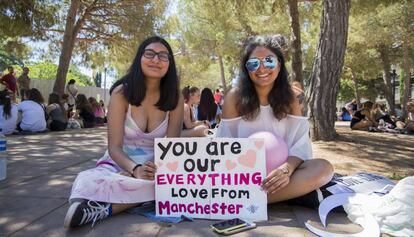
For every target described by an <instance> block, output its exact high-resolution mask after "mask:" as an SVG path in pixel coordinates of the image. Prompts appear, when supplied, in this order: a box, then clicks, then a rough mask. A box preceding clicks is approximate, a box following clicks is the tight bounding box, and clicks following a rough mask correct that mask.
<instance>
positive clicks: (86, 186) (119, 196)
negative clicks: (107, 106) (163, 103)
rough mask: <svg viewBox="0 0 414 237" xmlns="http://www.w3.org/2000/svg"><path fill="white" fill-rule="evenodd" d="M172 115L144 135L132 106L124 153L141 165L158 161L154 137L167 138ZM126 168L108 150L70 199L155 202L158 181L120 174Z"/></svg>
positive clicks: (84, 175)
mask: <svg viewBox="0 0 414 237" xmlns="http://www.w3.org/2000/svg"><path fill="white" fill-rule="evenodd" d="M168 117H169V114H168V112H167V115H166V116H165V119H164V121H162V122H161V124H160V125H158V127H157V128H156V129H154V130H153V131H151V132H150V133H144V132H143V131H142V130H141V129H140V128H139V126H138V125H137V124H136V122H135V121H134V120H133V119H132V117H131V106H129V108H128V112H127V115H126V118H125V128H124V143H123V150H124V152H125V153H126V154H127V155H128V156H129V157H130V158H131V159H132V160H134V161H135V162H136V163H137V164H143V163H144V162H146V161H154V138H158V137H165V135H166V133H167V127H168ZM122 171H123V169H122V168H121V167H119V166H118V165H117V164H116V163H115V161H113V160H112V159H111V157H110V156H109V153H108V151H106V152H105V155H104V156H103V157H102V158H100V159H99V160H98V162H97V167H95V168H93V169H89V170H86V171H83V172H81V173H79V174H78V176H77V177H76V180H75V182H74V184H73V187H72V193H71V195H70V198H69V200H70V201H73V200H76V199H87V200H93V201H100V202H108V203H140V202H146V201H150V200H154V199H155V190H154V185H155V184H154V181H149V180H143V179H136V178H132V177H127V176H124V175H121V174H119V173H120V172H122Z"/></svg>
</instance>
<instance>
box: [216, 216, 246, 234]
mask: <svg viewBox="0 0 414 237" xmlns="http://www.w3.org/2000/svg"><path fill="white" fill-rule="evenodd" d="M246 225H247V222H246V221H244V220H242V219H239V218H234V219H230V220H225V221H220V222H217V223H214V224H212V225H211V228H212V229H213V230H214V231H216V232H217V233H220V234H221V233H224V232H229V231H231V230H235V229H238V228H241V227H244V226H246Z"/></svg>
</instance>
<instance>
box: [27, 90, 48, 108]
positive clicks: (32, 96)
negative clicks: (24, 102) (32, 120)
mask: <svg viewBox="0 0 414 237" xmlns="http://www.w3.org/2000/svg"><path fill="white" fill-rule="evenodd" d="M27 99H28V100H32V101H34V102H37V103H39V104H43V103H44V102H45V99H44V98H43V96H42V93H40V91H39V90H38V89H36V88H32V89H30V90H29V91H28V92H27Z"/></svg>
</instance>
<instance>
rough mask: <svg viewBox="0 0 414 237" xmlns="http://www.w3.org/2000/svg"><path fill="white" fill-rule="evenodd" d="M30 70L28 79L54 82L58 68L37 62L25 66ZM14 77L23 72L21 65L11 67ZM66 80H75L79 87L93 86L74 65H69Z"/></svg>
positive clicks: (50, 63)
mask: <svg viewBox="0 0 414 237" xmlns="http://www.w3.org/2000/svg"><path fill="white" fill-rule="evenodd" d="M25 66H27V67H28V68H29V69H30V73H29V76H30V78H37V79H44V80H55V77H56V71H57V68H58V66H57V65H56V64H54V63H52V62H39V63H32V64H26V65H25ZM13 67H14V71H15V72H16V75H17V76H19V75H20V74H22V72H23V70H22V67H21V65H13ZM68 79H69V80H70V79H75V80H76V83H77V84H78V85H81V86H94V82H93V81H92V79H91V78H90V77H89V76H87V75H85V74H83V73H82V72H81V71H80V70H79V68H78V67H77V66H75V65H71V66H70V68H69V72H68Z"/></svg>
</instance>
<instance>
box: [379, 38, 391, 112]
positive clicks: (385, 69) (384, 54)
mask: <svg viewBox="0 0 414 237" xmlns="http://www.w3.org/2000/svg"><path fill="white" fill-rule="evenodd" d="M377 49H378V52H379V53H380V58H381V64H382V78H383V80H384V88H383V90H384V95H385V100H387V104H388V108H389V109H390V111H391V112H392V113H393V114H394V113H395V111H394V109H395V103H394V98H393V94H392V87H393V86H395V85H393V84H392V83H391V74H390V71H391V64H390V58H389V55H388V48H387V46H386V45H384V44H381V45H379V46H378V48H377Z"/></svg>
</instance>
